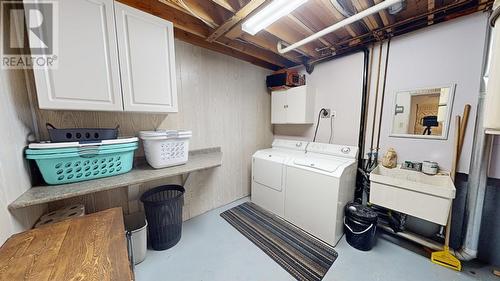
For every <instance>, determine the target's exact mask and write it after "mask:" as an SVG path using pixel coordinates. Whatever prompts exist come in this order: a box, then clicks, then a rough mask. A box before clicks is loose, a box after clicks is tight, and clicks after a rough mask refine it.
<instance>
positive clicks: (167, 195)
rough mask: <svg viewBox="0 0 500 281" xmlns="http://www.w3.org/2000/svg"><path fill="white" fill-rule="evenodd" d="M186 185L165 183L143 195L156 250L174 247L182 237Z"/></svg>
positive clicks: (152, 243) (150, 238) (152, 244)
mask: <svg viewBox="0 0 500 281" xmlns="http://www.w3.org/2000/svg"><path fill="white" fill-rule="evenodd" d="M184 192H185V190H184V187H182V186H180V185H163V186H159V187H155V188H153V189H150V190H148V191H146V192H145V193H144V194H142V196H141V202H142V203H143V204H144V211H145V213H146V219H147V221H148V224H149V241H150V243H151V247H152V248H153V249H154V250H156V251H162V250H166V249H169V248H172V247H173V246H175V244H177V242H179V240H180V239H181V232H182V206H183V205H184Z"/></svg>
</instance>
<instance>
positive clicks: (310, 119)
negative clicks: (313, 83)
mask: <svg viewBox="0 0 500 281" xmlns="http://www.w3.org/2000/svg"><path fill="white" fill-rule="evenodd" d="M314 96H315V92H314V89H313V88H312V87H310V86H300V87H294V88H290V89H287V90H283V91H273V92H271V123H272V124H313V123H314Z"/></svg>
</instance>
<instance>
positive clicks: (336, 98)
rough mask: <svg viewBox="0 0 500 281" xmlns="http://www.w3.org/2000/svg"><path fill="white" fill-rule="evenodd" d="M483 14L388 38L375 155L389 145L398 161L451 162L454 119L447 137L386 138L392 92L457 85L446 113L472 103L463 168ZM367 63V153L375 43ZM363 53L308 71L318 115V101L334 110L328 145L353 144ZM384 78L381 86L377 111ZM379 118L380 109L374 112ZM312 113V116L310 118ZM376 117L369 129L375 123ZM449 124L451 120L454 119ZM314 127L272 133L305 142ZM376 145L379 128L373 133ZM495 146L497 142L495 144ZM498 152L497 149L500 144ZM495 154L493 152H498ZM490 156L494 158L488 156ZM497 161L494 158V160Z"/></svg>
mask: <svg viewBox="0 0 500 281" xmlns="http://www.w3.org/2000/svg"><path fill="white" fill-rule="evenodd" d="M486 20H487V15H486V14H484V13H476V14H473V15H469V16H466V17H462V18H459V19H455V20H452V21H449V22H446V23H441V24H438V25H435V26H432V27H429V28H426V29H423V30H419V31H416V32H412V33H409V34H406V35H403V36H400V37H396V38H394V39H393V40H392V42H391V49H390V55H389V64H388V69H387V85H386V93H385V99H384V110H383V111H384V112H383V115H382V124H381V136H380V149H381V150H380V155H379V156H380V157H381V156H382V155H383V153H385V151H387V149H388V148H390V147H393V148H395V149H396V151H397V152H398V157H399V161H400V162H401V161H404V160H414V161H423V160H433V161H437V162H438V163H440V164H441V166H442V167H443V168H444V169H449V168H450V167H451V161H452V157H451V155H452V149H453V137H454V133H453V132H454V127H455V126H454V124H452V126H451V127H450V133H449V136H448V139H447V140H422V139H407V138H396V137H390V136H389V135H390V131H391V126H392V122H393V120H392V113H393V107H394V94H395V93H396V92H397V91H398V90H407V89H412V88H422V87H433V86H436V85H446V84H450V83H456V84H457V88H456V92H455V101H454V104H453V112H452V116H455V115H457V114H460V115H462V112H463V107H464V105H465V104H467V103H468V104H471V105H472V111H471V117H470V121H469V124H468V127H467V134H466V138H465V142H464V147H463V152H462V157H461V160H460V163H459V171H460V172H464V173H468V170H469V162H470V154H471V149H472V137H473V136H472V135H473V130H474V121H475V115H476V105H477V97H478V93H479V79H480V75H481V66H482V56H483V51H484V40H485V31H486ZM386 48H387V44H384V46H383V50H382V58H381V61H382V70H381V77H383V74H384V68H383V65H384V63H385V53H386ZM372 53H373V63H372V67H371V80H370V95H369V108H368V120H367V131H366V136H367V137H366V140H365V152H368V151H369V150H370V143H371V134H372V124H373V111H374V109H375V100H374V99H375V91H376V88H377V87H376V86H377V85H376V77H377V65H378V56H379V46H378V45H376V46H375V47H374V48H373V50H372ZM362 71H363V54H362V53H359V54H354V55H350V56H348V57H343V58H340V59H336V60H333V61H330V62H326V63H323V64H320V65H318V66H317V67H316V69H315V70H314V72H313V73H312V75H309V76H308V77H307V84H309V85H311V86H315V87H316V88H317V89H318V92H317V96H316V107H315V108H316V114H317V112H318V111H319V109H320V108H321V107H327V108H331V109H332V110H336V111H337V118H336V119H335V123H334V141H333V142H334V143H340V144H350V145H357V143H358V142H357V138H358V129H359V116H360V103H361V92H362V74H363V72H362ZM382 87H383V83H382V81H380V84H379V100H378V104H377V110H378V112H379V110H380V101H381V96H382ZM377 116H378V115H377ZM316 118H317V117H316ZM328 121H329V120H327V119H322V121H321V125H320V129H319V133H318V140H317V141H319V142H328V137H329V131H330V128H329V125H330V124H329V122H328ZM378 123H379V120H378V117H376V118H375V127H377V126H378ZM452 123H453V121H452ZM314 128H315V126H306V125H275V126H274V134H275V137H277V138H278V137H280V138H290V139H305V140H311V139H312V137H313V135H314ZM374 135H375V140H374V147H376V142H377V140H376V138H377V131H375V132H374ZM496 143H497V144H498V142H496ZM495 147H496V148H498V147H499V146H498V145H497V146H495ZM496 151H499V150H498V149H497V150H496ZM497 158H498V157H497ZM494 159H496V158H495V156H494ZM497 162H499V163H500V159H498V161H497ZM492 171H493V172H495V174H496V175H498V176H499V177H500V164H499V165H493V167H492Z"/></svg>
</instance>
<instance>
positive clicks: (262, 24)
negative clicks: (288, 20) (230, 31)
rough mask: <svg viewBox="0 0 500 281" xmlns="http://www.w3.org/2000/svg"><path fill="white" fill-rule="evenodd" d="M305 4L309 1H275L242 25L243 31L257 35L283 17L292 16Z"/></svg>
mask: <svg viewBox="0 0 500 281" xmlns="http://www.w3.org/2000/svg"><path fill="white" fill-rule="evenodd" d="M305 2H307V0H274V1H273V2H271V3H270V4H269V5H267V6H266V7H264V8H263V9H262V10H260V11H259V12H258V13H256V14H255V15H253V16H251V17H250V18H249V19H248V20H246V21H245V22H244V23H243V25H242V29H243V31H245V32H246V33H249V34H251V35H255V34H256V33H257V32H259V31H261V30H262V29H264V28H266V27H268V26H270V25H271V24H272V23H273V22H275V21H277V20H279V19H280V18H281V17H283V16H286V15H288V14H290V13H291V12H293V10H295V9H297V8H298V7H299V6H300V5H302V4H304V3H305Z"/></svg>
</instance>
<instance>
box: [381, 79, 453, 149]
mask: <svg viewBox="0 0 500 281" xmlns="http://www.w3.org/2000/svg"><path fill="white" fill-rule="evenodd" d="M434 88H450V95H449V98H448V100H449V102H448V106H447V107H448V108H447V109H446V110H447V112H446V118H447V120H448V122H446V124H444V126H443V133H444V134H443V135H441V136H432V135H411V134H395V133H393V131H394V108H396V104H397V98H398V93H400V92H412V91H419V90H426V89H434ZM456 88H457V84H456V83H451V84H444V85H438V86H432V87H420V88H413V89H405V90H397V91H396V92H395V93H394V102H393V106H392V111H391V133H390V134H389V137H393V138H407V139H429V140H447V139H448V133H449V131H450V123H451V122H452V120H451V113H452V112H453V104H454V103H455V90H456Z"/></svg>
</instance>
